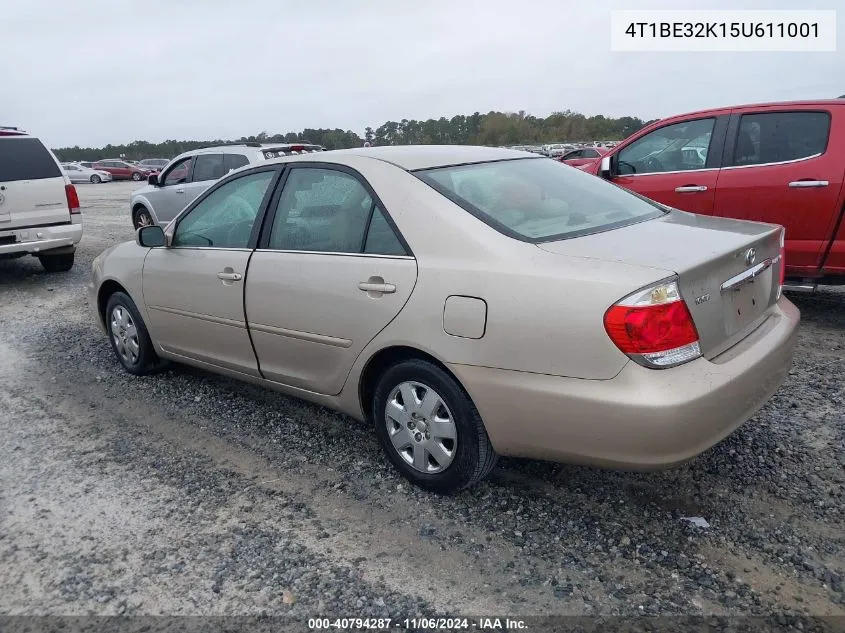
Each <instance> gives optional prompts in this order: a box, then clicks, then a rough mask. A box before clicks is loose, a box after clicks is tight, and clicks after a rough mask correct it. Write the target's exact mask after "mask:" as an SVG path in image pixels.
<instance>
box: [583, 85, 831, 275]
mask: <svg viewBox="0 0 845 633" xmlns="http://www.w3.org/2000/svg"><path fill="white" fill-rule="evenodd" d="M692 148H696V149H694V150H693V151H692V152H691V151H690V150H691V149H692ZM702 156H703V157H704V159H705V160H704V163H703V164H702V162H701V157H702ZM584 170H585V171H587V172H589V173H593V174H598V175H600V176H602V177H603V178H607V179H608V180H611V181H612V182H614V183H615V184H618V185H621V186H623V187H627V188H629V189H631V190H633V191H636V192H637V193H641V194H643V195H645V196H648V197H649V198H652V199H653V200H657V201H658V202H661V203H663V204H666V205H669V206H671V207H674V208H677V209H683V210H685V211H692V212H694V213H699V214H702V215H717V216H722V217H729V218H739V219H743V220H758V221H763V222H773V223H776V224H781V225H783V226H784V227H785V228H786V275H787V277H788V282H789V284H790V285H792V286H795V287H801V288H807V289H811V288H814V287H815V285H816V284H819V283H822V284H843V283H845V222H843V214H845V186H843V182H845V103H843V102H842V101H841V100H829V101H797V102H786V103H766V104H758V105H745V106H736V107H731V108H717V109H714V110H705V111H701V112H693V113H690V114H683V115H680V116H674V117H671V118H668V119H664V120H662V121H657V122H655V123H652V124H651V125H649V126H647V127H645V128H644V129H642V130H640V131H639V132H636V133H635V134H633V135H632V136H630V137H629V138H627V139H625V140H624V141H622V142H621V143H620V144H619V145H617V146H616V147H615V148H613V150H611V151H610V152H609V153H608V154H607V155H605V156H604V157H603V158H602V159H597V160H595V161H593V163H591V164H590V165H589V166H588V167H586V168H585V169H584Z"/></svg>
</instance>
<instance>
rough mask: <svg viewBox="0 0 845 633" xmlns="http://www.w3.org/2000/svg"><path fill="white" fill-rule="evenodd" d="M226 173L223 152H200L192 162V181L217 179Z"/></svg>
mask: <svg viewBox="0 0 845 633" xmlns="http://www.w3.org/2000/svg"><path fill="white" fill-rule="evenodd" d="M225 175H226V171H225V169H224V165H223V154H200V155H199V156H197V159H196V163H195V164H194V175H193V178H192V180H193V182H203V181H204V180H218V179H220V178H222V177H223V176H225Z"/></svg>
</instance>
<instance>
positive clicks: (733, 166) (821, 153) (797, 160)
mask: <svg viewBox="0 0 845 633" xmlns="http://www.w3.org/2000/svg"><path fill="white" fill-rule="evenodd" d="M819 156H824V152H818V153H817V154H812V155H810V156H805V157H804V158H792V159H790V160H781V161H778V162H776V163H753V164H751V165H729V166H727V167H722V169H723V170H724V169H748V168H749V167H771V166H772V165H790V164H792V163H801V162H804V161H805V160H812V159H813V158H818V157H819Z"/></svg>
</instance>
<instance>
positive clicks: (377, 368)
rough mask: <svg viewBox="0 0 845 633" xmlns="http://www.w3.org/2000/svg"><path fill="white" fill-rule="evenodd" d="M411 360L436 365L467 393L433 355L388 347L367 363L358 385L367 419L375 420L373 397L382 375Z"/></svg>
mask: <svg viewBox="0 0 845 633" xmlns="http://www.w3.org/2000/svg"><path fill="white" fill-rule="evenodd" d="M411 359H418V360H424V361H427V362H429V363H431V364H432V365H436V366H437V367H439V368H440V369H442V370H443V371H445V372H446V373H447V374H448V375H449V376H451V377H452V378H453V379H454V381H455V382H456V383H458V385H459V386H460V387H461V390H462V391H463V392H464V393H467V392H466V389H464V386H463V385H462V384H461V381H460V380H458V377H457V376H455V374H453V373H452V372H451V371H450V370H449V368H448V367H446V365H444V364H443V363H442V362H441V361H439V360H437V358H435V357H434V356H432V355H431V354H427V353H426V352H423V351H422V350H418V349H416V348H415V347H407V346H403V345H397V346H395V347H386V348H384V349H382V350H379V351H378V352H377V353H376V354H375V355H374V356H373V357H372V358H371V359H370V360H369V361H367V365H366V366H365V367H364V371H363V372H361V380H360V382H359V384H358V398H359V400H360V402H361V410H362V411H363V413H364V417H365V419H367V420H372V419H373V417H372V415H373V411H372V406H373V395H374V393H375V390H376V385H377V384H378V381H379V378H381V376H382V374H384V372H385V371H386V370H387V369H388V368H389V367H391V366H393V365H395V364H396V363H400V362H402V361H405V360H411ZM467 398H469V394H467ZM470 400H472V398H470Z"/></svg>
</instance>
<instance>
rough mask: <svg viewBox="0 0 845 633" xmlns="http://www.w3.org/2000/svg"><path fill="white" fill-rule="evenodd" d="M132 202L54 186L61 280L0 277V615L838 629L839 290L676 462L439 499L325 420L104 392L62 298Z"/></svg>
mask: <svg viewBox="0 0 845 633" xmlns="http://www.w3.org/2000/svg"><path fill="white" fill-rule="evenodd" d="M133 186H136V185H132V184H124V183H108V184H103V185H99V186H98V185H87V186H86V185H80V186H79V187H78V189H79V193H80V197H81V199H82V201H83V206H84V212H85V222H86V224H85V237H84V239H83V242H82V244H81V248H80V250H79V251H78V252H77V260H76V261H77V264H76V266H75V267H74V269H73V270H72V271H71V272H70V273H61V274H47V273H44V272H43V271H42V269H41V267H40V265H39V263H38V261H37V260H36V259H34V258H25V259H19V260H12V261H0V296H2V301H0V333H2V336H0V361H2V362H0V568H2V573H0V614H6V615H19V614H61V615H73V614H80V615H84V614H100V615H111V614H183V615H187V614H216V615H234V614H241V615H243V614H251V615H259V614H283V615H287V616H290V617H291V618H294V619H299V620H300V621H303V622H304V620H305V618H308V617H313V616H317V615H339V616H372V617H375V616H386V617H393V618H399V617H404V616H411V615H414V614H417V615H432V614H438V613H441V614H446V613H449V614H467V615H470V614H471V615H484V614H489V613H496V614H500V615H504V614H509V615H531V614H567V615H595V614H604V615H635V614H638V615H690V614H706V615H711V614H715V615H761V614H771V613H779V614H784V615H785V616H786V617H789V616H802V615H808V614H809V615H839V616H845V530H843V501H845V496H844V495H843V490H845V486H843V482H845V476H843V473H845V445H843V434H844V433H845V407H843V400H845V381H843V372H842V370H843V368H845V351H843V346H845V292H841V291H839V290H835V289H826V290H822V291H820V292H818V293H816V294H815V295H797V296H794V297H793V299H794V301H795V302H796V303H797V304H798V305H799V307H800V308H801V310H802V314H803V322H802V325H801V334H800V343H799V351H798V354H797V358H796V363H795V366H794V369H793V371H792V372H791V373H790V376H789V379H788V382H787V384H786V385H785V386H784V387H783V388H782V389H781V390H780V391H779V392H778V394H777V395H776V396H775V397H774V398H773V399H772V401H771V402H770V403H769V404H768V405H767V406H766V407H765V408H764V409H763V410H762V411H761V412H760V413H759V414H758V415H757V416H756V417H755V418H754V419H753V421H751V422H749V423H748V424H746V425H745V426H743V427H742V428H741V429H740V430H739V431H738V432H736V433H735V434H733V435H732V436H731V437H730V438H728V439H727V440H726V441H724V442H722V443H721V444H720V445H718V446H716V447H715V448H713V449H712V450H710V451H708V452H707V453H705V454H704V455H702V456H700V457H699V458H698V459H697V460H695V461H694V462H692V463H690V464H688V465H686V466H683V467H680V468H676V469H674V470H670V471H666V472H660V473H650V474H630V473H619V472H611V471H605V470H597V469H591V468H582V467H573V466H566V465H557V464H548V463H541V462H532V461H527V460H513V459H502V460H500V462H499V465H498V466H497V467H496V469H495V471H494V473H493V474H492V476H491V477H490V479H489V480H487V481H485V482H483V483H482V484H480V485H478V486H476V487H475V488H473V489H472V490H470V491H467V492H465V493H463V494H461V495H459V496H457V497H453V498H439V497H435V496H432V495H429V494H426V493H424V492H422V491H420V490H417V489H416V488H413V487H411V486H409V485H408V484H407V483H405V482H404V480H402V479H401V478H400V477H399V476H397V475H396V474H395V473H394V472H393V470H392V469H391V468H389V467H388V466H387V465H386V464H385V460H383V459H382V456H381V453H380V451H379V448H378V446H377V443H376V440H375V438H374V437H373V434H372V432H371V430H370V429H368V428H366V427H365V426H363V425H349V420H348V419H346V418H344V417H343V416H341V415H338V414H336V413H333V412H331V411H328V410H325V409H322V408H319V407H316V406H313V405H310V404H306V403H303V402H301V401H297V400H294V399H291V398H287V397H284V396H282V395H279V394H277V393H272V392H269V391H264V390H261V389H258V388H255V387H253V386H249V385H244V384H241V383H237V382H234V381H231V380H228V379H225V378H220V377H217V376H214V375H211V374H208V373H204V372H202V371H199V370H193V369H190V368H185V367H179V366H176V367H174V368H173V369H171V370H169V371H167V372H165V373H163V374H160V375H157V376H154V377H145V378H134V377H130V376H128V375H127V374H125V373H123V372H122V371H121V369H120V368H119V365H118V363H117V361H116V359H115V358H114V357H113V354H112V351H111V349H110V348H109V346H108V343H107V340H106V338H105V336H104V335H103V334H102V333H101V332H100V331H99V329H98V328H97V326H96V325H95V323H94V321H93V318H92V316H91V315H90V312H89V308H88V305H87V297H86V292H85V284H86V283H87V281H88V279H89V275H90V265H91V260H92V259H93V257H94V256H95V255H97V254H98V253H99V252H101V251H102V250H103V249H104V248H106V247H107V246H109V245H111V244H113V243H115V242H117V241H121V240H125V239H131V237H132V230H131V226H130V221H129V218H128V211H127V200H128V195H129V192H130V191H131V189H132V188H133ZM690 516H695V517H703V518H705V519H706V520H707V521H708V522H709V524H710V527H709V528H700V527H696V526H694V525H691V524H689V523H688V522H685V521H683V520H681V517H690ZM302 630H306V629H305V628H304V627H303V628H302Z"/></svg>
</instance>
